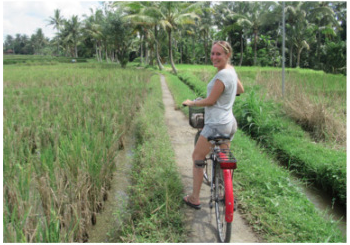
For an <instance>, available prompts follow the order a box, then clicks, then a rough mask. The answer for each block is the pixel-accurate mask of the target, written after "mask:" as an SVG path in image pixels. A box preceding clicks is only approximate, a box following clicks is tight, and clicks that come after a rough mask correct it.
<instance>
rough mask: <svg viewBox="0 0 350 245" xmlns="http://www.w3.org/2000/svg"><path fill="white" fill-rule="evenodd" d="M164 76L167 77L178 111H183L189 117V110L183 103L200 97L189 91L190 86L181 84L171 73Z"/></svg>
mask: <svg viewBox="0 0 350 245" xmlns="http://www.w3.org/2000/svg"><path fill="white" fill-rule="evenodd" d="M164 75H165V76H166V81H167V84H168V86H169V88H170V91H171V93H172V95H173V98H174V101H175V107H176V108H177V109H181V110H182V111H183V112H184V113H185V114H187V115H188V109H187V108H185V107H183V106H182V102H184V101H185V100H186V99H190V100H194V99H196V98H197V97H200V96H199V95H198V94H196V93H195V92H193V91H192V90H189V89H188V86H187V85H185V84H184V83H183V82H181V80H179V78H178V77H177V76H175V75H172V74H170V73H164Z"/></svg>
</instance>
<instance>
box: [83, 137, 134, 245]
mask: <svg viewBox="0 0 350 245" xmlns="http://www.w3.org/2000/svg"><path fill="white" fill-rule="evenodd" d="M123 146H124V147H123V149H122V150H120V151H119V153H118V156H117V163H116V170H115V171H114V173H113V179H112V181H111V189H110V190H109V191H108V193H109V196H108V199H107V200H106V202H105V203H104V205H103V210H102V212H100V213H98V214H97V215H96V224H95V225H91V226H90V228H89V232H88V234H89V239H88V243H107V242H109V241H110V239H111V236H113V233H114V232H115V231H116V230H118V229H119V228H120V226H121V225H122V223H123V219H124V218H125V217H127V216H129V214H128V202H129V196H128V188H129V187H130V186H131V180H130V171H131V167H132V158H133V154H134V152H133V150H134V146H135V137H134V136H133V135H132V134H128V135H126V136H125V137H124V138H123Z"/></svg>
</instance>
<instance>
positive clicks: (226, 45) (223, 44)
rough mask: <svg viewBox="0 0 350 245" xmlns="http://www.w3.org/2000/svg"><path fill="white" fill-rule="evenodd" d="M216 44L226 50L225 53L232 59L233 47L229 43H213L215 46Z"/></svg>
mask: <svg viewBox="0 0 350 245" xmlns="http://www.w3.org/2000/svg"><path fill="white" fill-rule="evenodd" d="M215 44H218V45H220V46H221V47H222V48H223V49H224V52H225V53H226V54H230V57H231V55H232V47H231V45H230V44H229V43H228V42H226V41H215V42H214V43H213V45H215Z"/></svg>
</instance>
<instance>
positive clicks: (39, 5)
mask: <svg viewBox="0 0 350 245" xmlns="http://www.w3.org/2000/svg"><path fill="white" fill-rule="evenodd" d="M98 6H99V3H98V2H97V1H77V0H71V1H66V0H61V1H59V0H58V1H53V0H46V1H24V0H20V1H15V0H11V1H6V0H5V1H3V10H2V11H3V15H2V16H3V40H5V37H6V36H7V35H11V36H12V37H15V35H16V34H17V33H19V34H21V35H23V34H26V35H27V36H28V37H30V36H31V35H32V34H34V33H36V30H37V29H38V28H41V29H42V30H43V33H44V35H45V37H48V38H50V39H51V38H53V37H54V35H55V33H56V30H54V29H53V26H50V25H48V20H49V19H50V17H54V11H55V9H60V10H61V16H63V17H64V18H65V19H70V18H71V17H72V16H73V15H78V16H79V19H80V20H82V19H83V14H87V15H90V13H91V12H90V8H93V9H96V8H97V7H98Z"/></svg>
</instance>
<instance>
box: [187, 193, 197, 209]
mask: <svg viewBox="0 0 350 245" xmlns="http://www.w3.org/2000/svg"><path fill="white" fill-rule="evenodd" d="M188 197H189V195H187V196H185V197H184V198H183V201H184V202H185V203H186V204H187V205H188V206H190V207H191V208H194V209H201V205H200V204H193V203H191V202H190V201H189V200H188Z"/></svg>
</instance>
